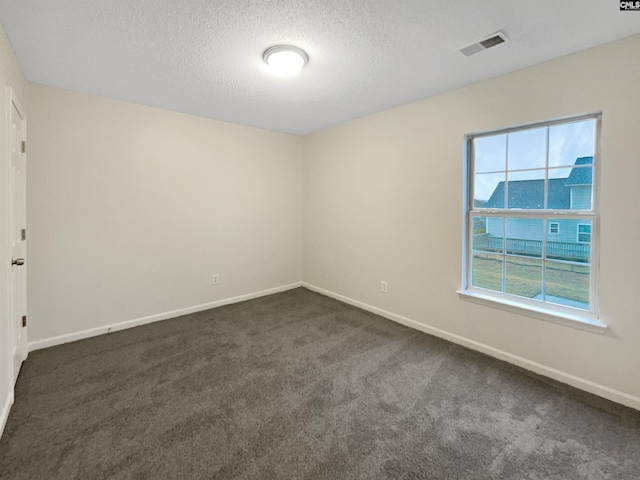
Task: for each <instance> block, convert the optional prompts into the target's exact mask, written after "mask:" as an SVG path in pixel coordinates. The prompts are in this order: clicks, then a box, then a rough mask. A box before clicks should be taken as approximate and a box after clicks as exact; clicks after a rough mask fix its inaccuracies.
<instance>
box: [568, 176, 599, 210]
mask: <svg viewBox="0 0 640 480" xmlns="http://www.w3.org/2000/svg"><path fill="white" fill-rule="evenodd" d="M592 178H593V167H574V168H572V169H571V173H570V174H569V177H568V178H567V181H566V182H565V188H567V189H569V191H570V192H571V210H591V197H592V195H591V192H592V189H593V185H592V183H593V180H592Z"/></svg>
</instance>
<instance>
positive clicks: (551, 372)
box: [302, 282, 640, 410]
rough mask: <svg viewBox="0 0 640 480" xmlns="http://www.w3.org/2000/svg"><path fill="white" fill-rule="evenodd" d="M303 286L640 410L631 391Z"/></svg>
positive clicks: (356, 301) (305, 284)
mask: <svg viewBox="0 0 640 480" xmlns="http://www.w3.org/2000/svg"><path fill="white" fill-rule="evenodd" d="M302 286H303V287H305V288H308V289H309V290H312V291H314V292H318V293H321V294H323V295H326V296H328V297H331V298H335V299H336V300H340V301H341V302H344V303H348V304H349V305H353V306H355V307H359V308H362V309H363V310H367V311H369V312H371V313H375V314H376V315H380V316H381V317H384V318H387V319H389V320H393V321H394V322H397V323H400V324H402V325H405V326H407V327H411V328H414V329H416V330H420V331H422V332H425V333H428V334H430V335H433V336H434V337H439V338H443V339H445V340H448V341H450V342H452V343H456V344H458V345H462V346H464V347H467V348H470V349H471V350H476V351H478V352H482V353H485V354H487V355H489V356H491V357H494V358H498V359H500V360H504V361H505V362H508V363H511V364H513V365H517V366H518V367H522V368H524V369H525V370H529V371H531V372H534V373H537V374H539V375H543V376H545V377H549V378H553V379H554V380H558V381H559V382H562V383H566V384H568V385H571V386H572V387H576V388H578V389H580V390H584V391H587V392H589V393H593V394H595V395H598V396H600V397H603V398H606V399H608V400H611V401H613V402H616V403H620V404H622V405H626V406H627V407H631V408H634V409H636V410H640V397H636V396H634V395H630V394H628V393H624V392H621V391H619V390H615V389H613V388H609V387H606V386H604V385H600V384H598V383H595V382H592V381H590V380H586V379H584V378H580V377H577V376H575V375H572V374H570V373H566V372H563V371H561V370H557V369H555V368H551V367H548V366H546V365H543V364H541V363H538V362H534V361H532V360H528V359H526V358H523V357H520V356H518V355H514V354H512V353H509V352H505V351H504V350H500V349H497V348H494V347H491V346H489V345H485V344H483V343H480V342H476V341H475V340H471V339H469V338H465V337H462V336H460V335H456V334H453V333H449V332H447V331H445V330H441V329H439V328H436V327H432V326H429V325H426V324H424V323H420V322H417V321H415V320H411V319H410V318H407V317H403V316H401V315H397V314H395V313H391V312H387V311H386V310H382V309H380V308H377V307H374V306H372V305H368V304H366V303H363V302H359V301H358V300H353V299H352V298H349V297H345V296H344V295H340V294H338V293H334V292H331V291H329V290H325V289H323V288H320V287H316V286H315V285H311V284H309V283H306V282H302Z"/></svg>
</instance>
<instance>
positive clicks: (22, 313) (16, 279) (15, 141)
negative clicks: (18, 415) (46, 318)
mask: <svg viewBox="0 0 640 480" xmlns="http://www.w3.org/2000/svg"><path fill="white" fill-rule="evenodd" d="M10 109H11V110H10V113H9V116H10V122H9V128H10V131H9V135H10V136H11V140H10V149H11V172H10V175H9V242H10V246H11V259H9V260H10V261H11V290H10V298H9V312H10V315H11V317H10V318H11V320H12V321H11V324H12V329H11V330H12V332H11V336H12V342H11V343H12V346H13V377H14V378H13V379H14V381H15V380H16V379H17V378H18V373H20V367H21V366H22V362H23V361H24V359H25V358H27V328H26V325H27V264H26V260H27V230H26V228H27V195H26V189H27V181H26V180H27V168H26V123H27V122H26V118H25V115H24V110H23V109H22V108H21V107H20V104H19V103H18V100H17V99H16V97H15V95H14V94H13V91H11V92H10Z"/></svg>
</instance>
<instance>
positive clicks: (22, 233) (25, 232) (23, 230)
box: [20, 228, 27, 242]
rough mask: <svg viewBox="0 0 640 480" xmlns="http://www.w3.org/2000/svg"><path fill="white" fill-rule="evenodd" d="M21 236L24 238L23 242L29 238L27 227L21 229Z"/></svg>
mask: <svg viewBox="0 0 640 480" xmlns="http://www.w3.org/2000/svg"><path fill="white" fill-rule="evenodd" d="M20 238H21V239H22V241H23V242H24V241H25V240H26V239H27V229H26V228H23V229H22V230H20Z"/></svg>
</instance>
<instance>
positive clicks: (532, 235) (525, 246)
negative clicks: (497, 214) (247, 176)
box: [506, 218, 544, 258]
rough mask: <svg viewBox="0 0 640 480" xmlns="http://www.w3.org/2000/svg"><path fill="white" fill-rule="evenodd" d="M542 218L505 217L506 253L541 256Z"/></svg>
mask: <svg viewBox="0 0 640 480" xmlns="http://www.w3.org/2000/svg"><path fill="white" fill-rule="evenodd" d="M543 237H544V220H542V219H541V218H508V219H507V241H506V249H507V253H508V254H511V255H523V256H525V257H537V258H541V257H542V239H543Z"/></svg>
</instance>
